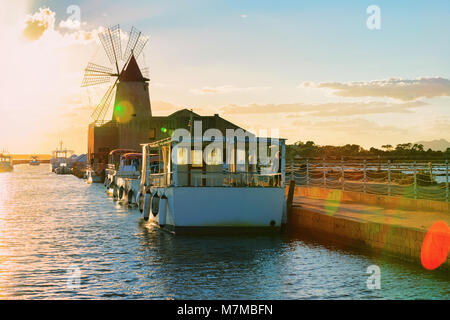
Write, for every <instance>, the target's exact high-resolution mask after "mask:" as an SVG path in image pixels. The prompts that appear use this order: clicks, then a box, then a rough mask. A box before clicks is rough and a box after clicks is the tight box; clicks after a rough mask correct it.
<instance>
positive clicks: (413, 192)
mask: <svg viewBox="0 0 450 320" xmlns="http://www.w3.org/2000/svg"><path fill="white" fill-rule="evenodd" d="M448 169H449V168H448V160H446V161H445V162H434V163H431V162H420V161H418V162H416V161H414V162H392V161H390V160H389V161H366V160H364V161H354V160H353V161H344V160H341V161H336V160H327V159H322V160H316V159H314V160H309V159H302V160H295V161H291V164H290V165H289V164H287V166H286V179H293V180H295V183H296V185H304V186H313V187H322V188H330V189H341V190H346V191H356V192H364V193H371V194H380V195H388V196H403V197H408V198H413V199H429V200H437V201H449V198H450V193H449V170H448Z"/></svg>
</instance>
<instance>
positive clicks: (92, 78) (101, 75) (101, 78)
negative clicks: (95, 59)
mask: <svg viewBox="0 0 450 320" xmlns="http://www.w3.org/2000/svg"><path fill="white" fill-rule="evenodd" d="M112 72H113V71H112V69H111V68H108V67H104V66H101V65H98V64H95V63H92V62H89V63H88V65H87V67H86V69H84V77H83V82H82V83H81V86H82V87H88V86H93V85H96V84H101V83H108V82H110V81H111V76H112V75H113V74H112Z"/></svg>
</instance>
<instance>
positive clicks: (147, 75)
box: [142, 67, 150, 79]
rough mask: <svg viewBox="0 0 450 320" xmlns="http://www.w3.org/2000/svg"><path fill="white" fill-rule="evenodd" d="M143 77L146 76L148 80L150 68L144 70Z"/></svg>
mask: <svg viewBox="0 0 450 320" xmlns="http://www.w3.org/2000/svg"><path fill="white" fill-rule="evenodd" d="M142 75H143V76H144V78H147V79H148V78H149V77H150V68H149V67H145V68H142Z"/></svg>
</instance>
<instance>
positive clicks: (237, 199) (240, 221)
mask: <svg viewBox="0 0 450 320" xmlns="http://www.w3.org/2000/svg"><path fill="white" fill-rule="evenodd" d="M151 192H152V194H153V195H156V194H157V197H159V198H160V199H161V198H162V197H163V196H164V197H166V198H167V200H166V201H163V203H165V205H166V208H165V210H164V208H161V206H159V210H158V214H156V215H155V214H152V213H150V214H149V217H150V219H151V220H152V221H154V222H155V223H157V224H158V225H160V226H161V227H163V228H167V229H169V230H175V232H177V231H182V229H185V230H195V229H203V230H206V229H205V228H211V229H214V228H224V229H228V228H243V229H245V228H246V227H247V228H249V227H251V228H267V229H278V228H279V227H280V226H281V223H282V217H283V210H284V208H285V206H284V203H285V195H284V191H283V189H282V188H257V187H247V188H246V187H242V188H239V187H234V188H227V187H169V188H152V189H151ZM160 201H161V200H160ZM152 207H153V206H152ZM161 213H165V214H164V216H162V214H161Z"/></svg>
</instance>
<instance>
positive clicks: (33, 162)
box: [30, 156, 41, 166]
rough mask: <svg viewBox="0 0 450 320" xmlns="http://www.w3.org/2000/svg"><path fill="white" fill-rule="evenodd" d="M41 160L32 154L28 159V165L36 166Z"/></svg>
mask: <svg viewBox="0 0 450 320" xmlns="http://www.w3.org/2000/svg"><path fill="white" fill-rule="evenodd" d="M40 164H41V162H40V161H39V160H38V157H37V156H32V157H31V161H30V166H38V165H40Z"/></svg>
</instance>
